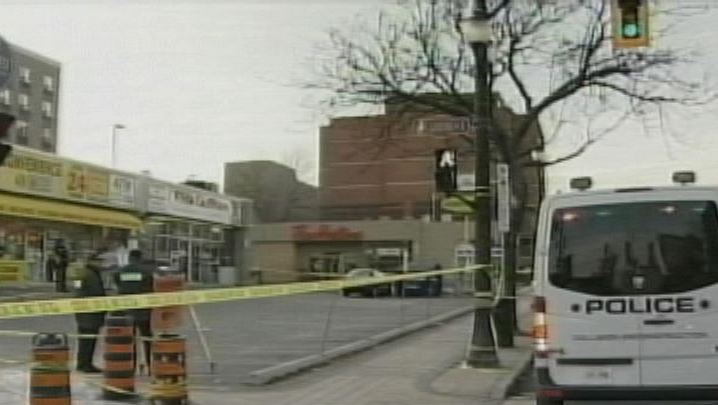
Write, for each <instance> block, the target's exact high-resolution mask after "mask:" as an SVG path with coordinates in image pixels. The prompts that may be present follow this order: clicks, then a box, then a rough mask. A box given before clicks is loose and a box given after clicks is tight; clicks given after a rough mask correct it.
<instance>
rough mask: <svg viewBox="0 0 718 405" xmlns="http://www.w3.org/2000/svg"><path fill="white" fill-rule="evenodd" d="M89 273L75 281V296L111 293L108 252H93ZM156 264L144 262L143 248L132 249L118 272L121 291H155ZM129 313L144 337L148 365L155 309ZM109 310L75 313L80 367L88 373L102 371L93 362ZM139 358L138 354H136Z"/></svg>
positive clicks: (88, 267) (137, 310) (126, 292)
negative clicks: (105, 274)
mask: <svg viewBox="0 0 718 405" xmlns="http://www.w3.org/2000/svg"><path fill="white" fill-rule="evenodd" d="M85 268H86V270H85V272H84V274H83V275H82V277H81V278H80V279H79V280H77V281H76V282H75V296H76V297H78V298H87V297H103V296H105V295H107V289H106V286H105V282H104V281H103V277H102V274H103V271H106V266H105V258H104V252H97V253H95V254H93V255H92V256H91V257H90V258H89V259H88V260H87V262H86V265H85ZM153 277H154V268H153V266H151V265H149V264H147V263H144V262H143V258H142V252H141V251H140V250H131V251H130V252H129V264H127V265H126V266H123V267H121V268H120V269H119V271H118V272H117V273H116V274H115V275H114V280H113V281H114V283H115V286H116V288H117V293H118V294H145V293H150V292H152V291H153V284H154V283H153ZM127 315H129V316H130V317H131V318H132V321H133V322H134V328H135V331H136V332H135V333H137V331H139V334H140V336H142V337H143V338H145V339H143V343H144V352H145V359H146V364H147V365H149V364H150V356H151V353H150V344H151V341H150V340H149V338H151V337H152V330H151V309H147V308H145V309H133V310H131V311H127ZM105 316H106V313H105V312H103V311H98V312H85V313H77V314H76V315H75V317H76V320H77V330H78V334H80V335H82V336H81V337H80V339H79V345H78V350H77V370H78V371H82V372H86V373H99V372H101V370H100V369H99V368H97V367H95V365H94V364H93V362H92V359H93V357H94V354H95V347H96V344H97V335H99V333H100V328H101V327H102V326H103V325H104V324H105ZM135 361H136V356H135Z"/></svg>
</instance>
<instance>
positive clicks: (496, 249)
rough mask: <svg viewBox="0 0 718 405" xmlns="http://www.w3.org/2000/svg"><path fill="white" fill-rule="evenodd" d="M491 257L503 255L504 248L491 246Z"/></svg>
mask: <svg viewBox="0 0 718 405" xmlns="http://www.w3.org/2000/svg"><path fill="white" fill-rule="evenodd" d="M491 257H496V258H500V257H504V248H502V247H492V248H491Z"/></svg>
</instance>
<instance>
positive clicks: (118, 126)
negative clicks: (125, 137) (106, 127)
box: [114, 124, 125, 129]
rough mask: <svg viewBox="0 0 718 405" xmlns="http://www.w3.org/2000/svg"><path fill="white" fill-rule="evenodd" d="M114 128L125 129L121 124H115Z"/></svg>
mask: <svg viewBox="0 0 718 405" xmlns="http://www.w3.org/2000/svg"><path fill="white" fill-rule="evenodd" d="M114 128H115V129H125V126H124V125H122V124H115V126H114Z"/></svg>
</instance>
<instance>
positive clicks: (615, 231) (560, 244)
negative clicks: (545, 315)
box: [549, 201, 718, 296]
mask: <svg viewBox="0 0 718 405" xmlns="http://www.w3.org/2000/svg"><path fill="white" fill-rule="evenodd" d="M549 281H550V282H551V284H553V285H555V286H556V287H560V288H564V289H567V290H572V291H577V292H581V293H587V294H594V295H603V296H613V295H643V294H669V293H680V292H686V291H691V290H695V289H697V288H702V287H706V286H708V285H711V284H714V283H716V282H718V214H717V213H716V205H715V203H713V202H709V201H674V202H663V201H661V202H638V203H622V204H607V205H592V206H582V207H576V208H566V209H559V210H556V211H555V212H554V213H553V217H552V222H551V236H550V247H549Z"/></svg>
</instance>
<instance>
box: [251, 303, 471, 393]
mask: <svg viewBox="0 0 718 405" xmlns="http://www.w3.org/2000/svg"><path fill="white" fill-rule="evenodd" d="M473 310H474V306H466V307H463V308H459V309H455V310H453V311H450V312H446V313H444V314H441V315H437V316H434V317H432V318H429V319H426V320H423V321H417V322H414V323H411V324H408V325H406V326H402V327H399V328H394V329H390V330H388V331H386V332H381V333H378V334H376V335H373V336H370V337H368V338H364V339H360V340H356V341H354V342H351V343H348V344H345V345H342V346H339V347H335V348H332V349H329V350H326V351H325V352H324V353H320V354H319V353H318V354H312V355H309V356H305V357H301V358H299V359H296V360H291V361H288V362H284V363H280V364H277V365H274V366H270V367H266V368H263V369H260V370H255V371H252V372H251V373H249V379H248V380H247V381H244V382H243V383H244V384H246V385H267V384H270V383H272V382H274V381H276V380H279V379H281V378H284V377H286V376H289V375H291V374H296V373H299V372H300V371H304V370H306V369H309V368H314V367H317V366H319V365H322V364H326V363H328V362H330V361H332V360H335V359H338V358H340V357H344V356H348V355H352V354H356V353H359V352H362V351H365V350H368V349H371V348H373V347H376V346H379V345H381V344H383V343H386V342H389V341H392V340H394V339H397V338H400V337H402V336H405V335H408V334H410V333H413V332H416V331H419V330H421V329H425V328H429V327H432V326H436V325H438V324H440V323H442V322H446V321H448V320H451V319H454V318H458V317H460V316H462V315H465V314H467V313H469V312H471V311H473Z"/></svg>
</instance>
